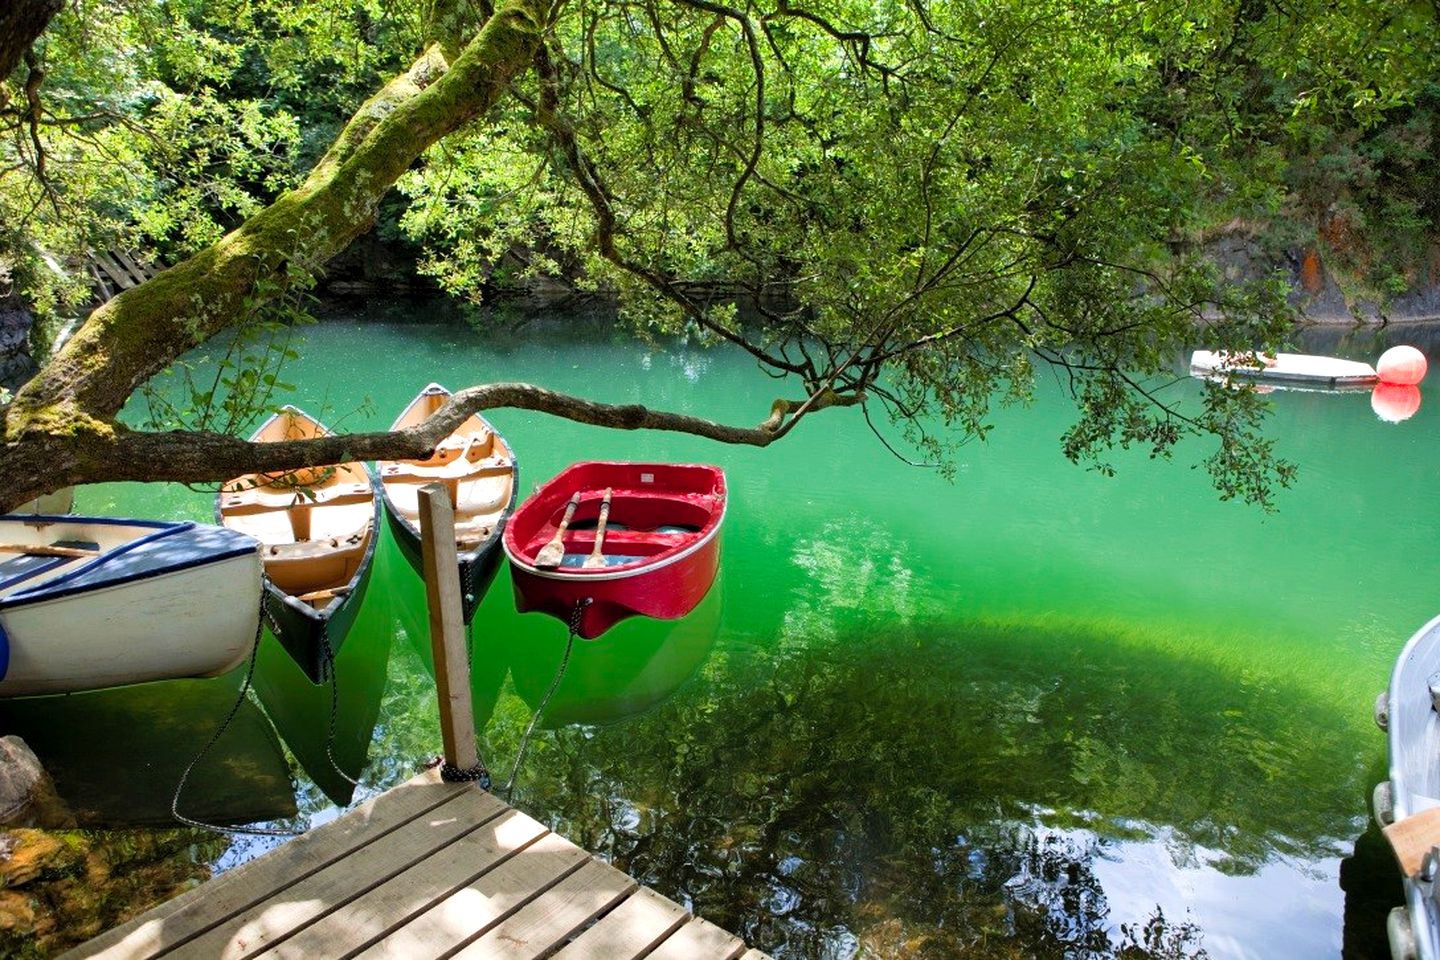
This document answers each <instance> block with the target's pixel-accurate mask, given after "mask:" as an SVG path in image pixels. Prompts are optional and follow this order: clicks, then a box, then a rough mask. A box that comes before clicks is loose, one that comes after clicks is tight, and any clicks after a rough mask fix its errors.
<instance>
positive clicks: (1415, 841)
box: [1385, 807, 1440, 877]
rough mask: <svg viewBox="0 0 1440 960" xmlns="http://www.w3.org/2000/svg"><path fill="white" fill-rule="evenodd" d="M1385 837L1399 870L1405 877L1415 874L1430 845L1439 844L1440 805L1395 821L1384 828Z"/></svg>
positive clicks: (1423, 860)
mask: <svg viewBox="0 0 1440 960" xmlns="http://www.w3.org/2000/svg"><path fill="white" fill-rule="evenodd" d="M1385 839H1386V840H1389V841H1390V849H1392V850H1394V851H1395V859H1396V860H1398V861H1399V862H1400V870H1401V872H1402V873H1403V874H1404V875H1405V876H1407V877H1413V876H1415V875H1416V874H1418V873H1419V872H1420V866H1421V864H1423V863H1424V862H1425V854H1427V853H1429V852H1430V848H1431V847H1434V846H1440V807H1431V808H1430V809H1429V810H1421V811H1420V812H1419V813H1415V814H1411V815H1410V816H1408V817H1406V818H1405V819H1404V820H1397V821H1395V822H1394V823H1392V824H1390V826H1388V827H1386V828H1385Z"/></svg>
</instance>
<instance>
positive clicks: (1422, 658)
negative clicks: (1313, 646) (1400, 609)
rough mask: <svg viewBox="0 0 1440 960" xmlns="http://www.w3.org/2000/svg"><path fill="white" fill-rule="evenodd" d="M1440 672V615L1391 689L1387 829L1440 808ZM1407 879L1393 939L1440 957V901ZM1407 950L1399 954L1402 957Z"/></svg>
mask: <svg viewBox="0 0 1440 960" xmlns="http://www.w3.org/2000/svg"><path fill="white" fill-rule="evenodd" d="M1437 673H1440V617H1436V618H1435V619H1433V620H1431V621H1430V622H1429V623H1427V624H1425V626H1423V627H1421V628H1420V629H1419V630H1418V631H1416V633H1415V634H1414V636H1412V637H1411V638H1410V640H1409V642H1408V643H1406V644H1405V647H1404V649H1403V650H1401V652H1400V656H1399V657H1398V658H1397V659H1396V661H1395V670H1394V672H1393V673H1392V674H1391V677H1390V687H1389V689H1388V691H1387V693H1386V714H1387V716H1386V719H1385V726H1386V733H1387V738H1388V741H1389V753H1390V783H1389V787H1390V789H1389V791H1388V796H1389V798H1390V802H1391V803H1392V804H1393V806H1391V807H1390V808H1389V809H1386V810H1378V809H1377V810H1376V811H1375V813H1376V819H1377V820H1379V821H1380V825H1381V827H1384V826H1386V825H1387V823H1386V821H1388V820H1392V819H1393V821H1394V822H1395V823H1399V822H1400V821H1402V820H1404V819H1406V818H1407V817H1411V816H1414V815H1415V814H1418V813H1422V812H1424V811H1426V810H1429V809H1431V808H1433V807H1436V806H1440V759H1437V755H1436V752H1435V744H1436V743H1440V714H1437V713H1436V710H1435V705H1434V698H1433V697H1432V694H1431V692H1430V683H1431V677H1434V676H1436V674H1437ZM1403 879H1404V888H1405V901H1406V906H1405V907H1404V908H1403V910H1401V909H1399V908H1397V910H1396V913H1395V915H1393V916H1392V918H1391V924H1390V926H1391V930H1390V938H1391V943H1392V945H1393V946H1399V943H1397V941H1405V940H1409V941H1410V942H1412V943H1413V944H1414V948H1415V955H1416V956H1418V958H1419V960H1440V904H1437V902H1436V900H1435V898H1434V897H1432V896H1429V895H1427V894H1426V891H1425V889H1424V887H1425V886H1428V884H1422V883H1419V882H1417V881H1416V880H1415V879H1414V878H1410V877H1406V878H1403ZM1401 955H1402V954H1400V953H1396V956H1401Z"/></svg>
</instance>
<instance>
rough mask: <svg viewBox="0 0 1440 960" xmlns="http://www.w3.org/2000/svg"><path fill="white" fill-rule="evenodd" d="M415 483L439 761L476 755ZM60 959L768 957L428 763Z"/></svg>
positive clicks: (439, 534)
mask: <svg viewBox="0 0 1440 960" xmlns="http://www.w3.org/2000/svg"><path fill="white" fill-rule="evenodd" d="M420 494H421V496H420V505H421V518H422V521H424V523H423V526H422V533H423V534H424V538H423V542H422V547H423V552H424V561H425V562H424V567H425V573H426V581H427V587H428V590H429V594H430V616H431V643H432V646H433V647H434V652H435V671H436V686H437V691H438V694H439V699H440V708H441V709H440V713H441V724H442V732H443V742H444V749H445V757H446V766H447V767H448V768H450V769H452V770H459V771H465V770H470V769H474V768H477V767H478V758H477V756H476V754H475V742H474V741H475V738H474V733H473V731H474V727H473V726H472V722H471V719H470V718H471V705H470V703H469V691H470V683H469V667H468V663H467V662H466V658H465V648H464V623H463V620H462V618H461V615H460V596H459V589H460V585H459V582H458V578H457V577H456V575H455V572H456V565H455V557H454V551H455V538H454V531H453V526H452V524H453V514H452V513H451V510H452V508H451V505H450V502H449V495H448V493H447V492H446V491H445V489H444V488H443V487H441V486H438V485H432V486H428V487H425V488H423V489H422V490H421V491H420ZM447 549H448V551H449V555H448V556H447V553H446V551H447ZM441 571H448V572H449V576H448V577H445V576H442V575H440V572H441ZM451 581H453V582H451ZM65 957H69V958H77V960H78V958H90V957H94V958H103V960H122V958H123V960H137V958H141V957H168V958H174V960H202V958H203V960H249V958H252V957H255V958H260V957H263V958H266V960H293V958H307V957H326V958H341V957H344V958H349V957H363V958H365V960H380V958H394V960H426V958H433V960H438V958H441V957H445V958H450V957H456V958H465V960H541V958H546V960H638V958H642V957H643V958H646V960H768V958H766V957H765V955H764V954H763V953H761V952H760V951H759V950H753V949H749V948H747V947H746V945H745V943H744V942H743V941H742V940H740V939H739V938H738V937H735V936H733V935H731V934H729V933H727V932H725V931H724V930H722V929H721V928H719V927H717V926H715V925H714V924H712V923H708V922H707V921H705V920H702V919H700V918H699V917H695V916H692V915H691V914H690V912H689V911H688V910H686V909H685V908H684V907H682V906H681V905H679V904H677V903H674V902H673V901H671V900H667V899H666V898H665V897H662V896H661V895H660V894H658V893H656V892H654V891H653V890H650V889H648V888H647V887H643V886H641V885H640V884H639V883H638V882H637V881H636V880H634V879H633V878H631V877H629V876H627V875H625V874H624V873H622V872H621V871H619V870H617V869H615V868H614V867H612V866H610V865H609V864H607V863H605V862H603V861H601V860H597V859H595V858H594V857H592V856H590V855H589V854H588V853H586V852H585V851H584V850H582V849H580V848H579V847H577V846H575V845H574V844H573V843H571V842H570V841H568V840H566V839H564V838H563V837H560V836H558V835H557V834H555V833H552V832H551V831H550V830H548V829H546V827H545V826H544V825H543V824H541V823H538V822H537V821H535V820H534V819H532V818H531V817H529V816H527V815H525V814H524V813H521V812H520V811H518V810H515V809H513V808H512V807H510V806H509V805H507V804H506V803H504V802H502V801H501V800H499V799H498V798H496V797H495V796H493V795H491V794H489V793H487V792H485V791H484V790H481V789H480V788H479V787H478V786H476V785H475V784H474V783H464V782H462V783H450V782H446V781H445V779H444V778H443V777H442V775H441V770H440V769H432V770H428V771H426V772H424V773H422V774H420V775H419V776H417V777H415V778H413V779H411V780H409V781H407V782H406V783H403V784H401V785H400V786H398V787H395V788H394V789H392V790H389V791H387V792H386V793H383V794H380V795H379V796H377V797H373V798H371V799H370V800H368V801H367V802H365V803H364V804H361V805H360V806H359V807H356V808H355V809H353V810H350V811H349V812H347V813H345V814H344V815H342V816H340V817H338V818H337V819H335V820H332V821H330V822H329V823H327V824H324V825H323V826H320V827H317V828H315V829H313V830H311V831H309V832H308V833H306V834H304V835H302V836H300V837H297V838H295V839H294V840H291V841H289V842H288V843H286V844H284V845H283V846H280V847H278V848H277V849H275V850H272V851H271V852H269V853H267V854H265V855H264V856H262V857H259V858H257V859H255V860H252V861H250V862H249V863H246V864H244V865H243V866H240V867H237V868H235V869H234V870H231V871H228V872H226V873H223V874H221V875H220V876H218V877H216V878H215V879H213V880H210V881H208V882H207V883H204V884H201V885H200V886H198V887H196V888H195V889H193V890H190V891H188V892H187V893H184V894H182V895H181V896H179V897H177V898H175V899H174V900H171V901H169V902H168V903H164V904H161V905H160V906H158V907H156V908H155V909H153V910H151V911H150V912H148V913H145V914H142V915H141V916H139V917H136V918H135V919H134V920H131V921H130V922H129V923H126V924H124V925H122V926H119V927H116V928H114V929H113V930H110V931H108V932H106V933H104V934H101V935H100V936H99V937H96V938H95V939H94V940H91V941H89V942H87V943H84V944H81V945H80V946H79V947H77V948H76V949H74V950H72V951H71V952H69V953H67V954H65Z"/></svg>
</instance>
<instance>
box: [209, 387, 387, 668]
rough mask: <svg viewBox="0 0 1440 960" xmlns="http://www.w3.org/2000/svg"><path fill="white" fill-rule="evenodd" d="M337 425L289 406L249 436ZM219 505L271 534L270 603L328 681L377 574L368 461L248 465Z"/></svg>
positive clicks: (314, 431)
mask: <svg viewBox="0 0 1440 960" xmlns="http://www.w3.org/2000/svg"><path fill="white" fill-rule="evenodd" d="M329 434H330V431H329V430H328V429H327V428H326V427H325V425H324V424H322V423H320V421H318V420H316V419H315V418H314V417H312V416H310V415H309V414H307V413H305V412H304V411H301V410H297V409H296V408H294V407H285V408H283V409H282V410H281V411H280V412H279V413H277V414H276V415H275V416H273V417H271V418H270V419H269V420H267V421H266V422H265V423H264V424H263V425H262V426H261V427H260V429H259V430H257V431H255V433H254V435H252V436H251V438H250V439H251V441H252V442H260V443H273V442H276V441H281V440H308V439H311V438H314V437H322V436H328V435H329ZM215 510H216V515H217V517H218V518H219V520H220V523H221V524H223V525H224V526H226V527H229V528H230V529H231V530H238V531H240V532H241V533H248V534H249V535H250V536H252V537H254V538H255V539H257V540H259V541H260V543H261V544H262V546H261V550H260V556H261V559H262V560H263V562H264V564H265V579H266V602H265V609H266V613H267V615H268V616H269V618H270V619H271V621H272V622H273V626H274V628H275V630H276V636H277V638H278V639H279V640H280V642H281V644H282V645H283V646H284V647H285V649H286V650H288V651H289V652H290V655H291V656H292V657H294V658H295V661H296V662H297V663H299V664H300V666H301V667H302V668H303V669H304V670H305V672H306V673H307V674H309V676H310V679H311V680H313V681H315V682H317V683H318V682H320V681H321V680H323V679H324V678H325V677H326V676H327V675H328V671H329V666H330V662H331V661H332V660H333V659H334V655H335V652H336V651H337V650H339V648H340V644H341V643H342V642H344V639H345V634H346V633H347V632H348V631H349V629H350V624H351V623H352V622H353V621H354V619H355V614H356V612H357V611H358V610H359V609H360V604H361V600H362V598H363V597H364V594H365V588H366V586H367V585H368V584H369V580H370V568H371V562H372V560H373V559H374V556H375V539H376V536H377V534H378V529H377V526H378V523H379V519H380V503H379V500H378V498H377V497H376V490H375V483H374V481H373V478H372V476H371V474H370V470H369V468H367V467H366V465H365V464H364V463H361V462H359V461H351V462H349V463H341V464H335V465H333V466H326V467H309V468H306V469H302V470H294V471H289V472H283V473H277V474H246V475H245V476H242V477H236V478H235V479H233V480H231V481H229V482H227V483H226V484H225V485H224V486H223V487H221V489H220V493H219V496H218V497H217V498H216V506H215Z"/></svg>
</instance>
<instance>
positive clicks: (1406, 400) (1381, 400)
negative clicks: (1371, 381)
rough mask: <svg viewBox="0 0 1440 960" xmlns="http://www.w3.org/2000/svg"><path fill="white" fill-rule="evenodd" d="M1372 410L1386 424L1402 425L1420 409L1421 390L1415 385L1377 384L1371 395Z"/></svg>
mask: <svg viewBox="0 0 1440 960" xmlns="http://www.w3.org/2000/svg"><path fill="white" fill-rule="evenodd" d="M1370 409H1371V410H1374V411H1375V416H1377V417H1379V418H1380V419H1381V420H1384V421H1385V422H1386V423H1401V422H1402V421H1405V420H1409V419H1410V418H1411V417H1413V416H1415V412H1416V411H1417V410H1419V409H1420V388H1419V387H1417V386H1415V385H1414V384H1413V383H1377V384H1375V389H1374V390H1373V391H1372V392H1371V394H1370Z"/></svg>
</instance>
